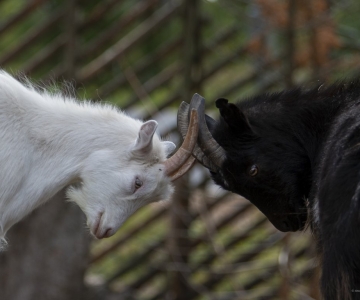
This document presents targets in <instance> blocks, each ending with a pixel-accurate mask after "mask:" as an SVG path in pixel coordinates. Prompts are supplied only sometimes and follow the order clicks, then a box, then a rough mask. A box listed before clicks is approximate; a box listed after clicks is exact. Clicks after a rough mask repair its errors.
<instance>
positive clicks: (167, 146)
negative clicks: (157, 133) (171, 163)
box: [161, 141, 176, 157]
mask: <svg viewBox="0 0 360 300" xmlns="http://www.w3.org/2000/svg"><path fill="white" fill-rule="evenodd" d="M161 144H162V145H163V147H164V149H165V155H166V157H167V156H169V155H170V154H171V153H173V152H174V150H175V148H176V145H175V144H174V143H173V142H170V141H164V142H161Z"/></svg>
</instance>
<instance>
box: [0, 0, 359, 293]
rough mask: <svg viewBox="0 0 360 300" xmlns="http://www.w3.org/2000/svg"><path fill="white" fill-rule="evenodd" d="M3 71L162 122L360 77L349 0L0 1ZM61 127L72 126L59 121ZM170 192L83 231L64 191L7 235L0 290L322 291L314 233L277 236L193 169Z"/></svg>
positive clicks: (353, 6)
mask: <svg viewBox="0 0 360 300" xmlns="http://www.w3.org/2000/svg"><path fill="white" fill-rule="evenodd" d="M0 12H1V19H0V67H1V68H3V69H5V70H6V71H8V72H10V73H12V74H15V75H16V74H25V75H27V76H29V78H31V80H33V81H34V82H36V83H37V84H39V85H41V86H46V87H48V88H50V89H52V88H54V89H60V90H62V91H63V92H65V93H75V94H76V95H77V97H78V98H79V99H92V100H93V101H96V102H111V103H113V104H115V105H117V106H118V107H120V108H122V109H124V110H126V111H127V112H128V113H129V114H130V115H132V116H134V117H138V118H141V119H144V120H147V119H150V118H152V119H156V120H158V121H159V122H160V128H159V134H161V135H162V136H163V137H165V138H166V139H170V140H172V141H174V142H176V143H177V144H179V143H180V142H181V141H180V137H179V135H178V133H177V130H176V110H177V107H178V106H179V104H180V102H181V101H187V102H189V101H190V99H191V96H192V94H193V93H194V92H197V93H200V94H202V95H203V96H204V97H205V98H206V100H207V109H208V113H209V114H210V115H212V116H214V117H217V116H218V113H217V111H215V110H214V101H215V100H216V99H217V98H218V97H225V98H228V99H230V100H231V101H236V100H241V99H244V98H246V97H250V96H252V95H254V94H258V93H263V92H269V91H276V90H280V89H284V88H291V87H292V86H294V85H306V86H313V85H318V84H321V83H328V82H333V81H335V80H338V79H344V78H351V77H354V76H355V77H356V76H359V73H360V72H359V71H360V69H359V66H360V53H359V50H360V18H359V16H360V1H357V0H342V1H330V0H218V1H216V0H211V1H210V0H167V1H165V0H102V1H99V0H86V1H85V0H0ZM64 126H66V124H64ZM175 185H176V193H175V195H174V196H173V199H172V201H168V202H161V203H156V204H152V205H149V206H147V207H145V208H143V209H141V210H140V211H138V212H137V213H136V214H135V215H134V216H133V217H132V218H130V220H128V221H127V222H126V224H125V225H124V226H123V227H122V228H121V229H120V230H119V232H118V233H117V234H116V235H115V236H113V237H111V238H109V239H105V240H102V241H96V240H94V239H93V238H91V237H90V234H89V232H88V229H86V228H85V218H84V215H83V214H82V212H81V211H80V210H79V209H78V208H77V207H76V206H75V205H74V204H70V203H66V201H64V199H65V197H64V193H63V191H62V192H61V193H59V194H58V195H56V196H55V197H54V198H53V199H52V200H51V201H50V202H49V203H48V204H47V205H45V206H43V207H41V208H40V209H38V210H36V211H35V212H34V213H33V214H31V215H30V216H29V217H28V218H26V220H24V221H23V222H21V223H19V224H17V225H16V226H15V227H13V228H12V229H11V230H10V231H9V233H8V236H7V238H8V242H9V245H8V248H7V251H5V252H3V253H1V254H0V299H1V300H30V299H34V300H35V299H36V300H42V299H44V300H70V299H71V300H73V299H75V300H76V299H78V300H82V299H86V300H87V299H89V300H92V299H104V300H112V299H124V300H132V299H134V300H142V299H144V300H155V299H179V300H180V299H186V300H187V299H189V300H190V299H194V300H195V299H196V300H200V299H214V300H215V299H216V300H220V299H221V300H228V299H229V300H230V299H284V300H285V299H319V291H318V279H319V272H318V269H317V265H318V261H317V259H316V255H315V246H314V242H313V240H312V237H311V233H310V232H309V230H308V231H307V232H302V233H291V234H286V233H281V232H278V231H277V230H276V229H275V228H274V227H273V226H272V225H271V224H270V223H269V222H268V221H267V220H266V219H265V217H264V216H263V215H262V214H261V213H260V212H259V211H258V210H257V209H256V208H254V207H253V206H252V205H250V204H249V202H248V201H247V200H245V199H243V198H241V197H240V196H238V195H234V194H230V193H227V192H225V191H223V190H221V189H220V188H219V187H216V186H215V185H213V184H212V183H211V181H210V180H209V176H208V172H207V170H205V169H204V168H202V167H200V166H199V165H195V167H194V168H193V169H192V171H191V172H190V173H189V174H188V175H187V176H184V177H183V178H181V179H179V180H178V181H177V182H176V183H175Z"/></svg>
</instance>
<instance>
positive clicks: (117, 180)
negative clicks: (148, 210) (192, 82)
mask: <svg viewBox="0 0 360 300" xmlns="http://www.w3.org/2000/svg"><path fill="white" fill-rule="evenodd" d="M156 127H157V123H156V121H147V122H145V123H143V124H142V125H140V129H139V130H138V134H137V137H134V139H133V142H132V143H131V145H129V147H121V149H117V151H116V153H115V151H114V150H112V149H103V150H98V151H95V152H93V153H92V154H91V155H90V156H89V157H88V158H87V159H86V161H85V162H84V166H83V167H82V172H81V174H80V179H81V182H80V183H79V184H77V185H74V186H72V187H70V188H69V189H68V191H67V196H68V198H69V199H70V200H71V201H74V202H76V203H77V204H78V205H79V206H80V208H81V209H82V210H83V211H84V213H85V214H86V217H87V224H88V226H89V228H90V231H91V232H92V234H93V235H94V236H96V237H97V238H104V237H109V236H112V235H113V234H114V233H115V232H116V231H117V229H118V228H119V227H120V226H121V225H122V224H123V223H124V222H125V221H126V219H127V218H128V217H129V216H130V215H132V214H133V213H134V212H135V211H136V210H137V209H139V208H140V207H142V206H144V205H146V204H148V203H151V202H155V201H159V200H162V199H167V198H169V197H170V196H171V194H172V192H173V187H172V185H171V181H173V180H175V179H177V178H178V177H180V176H181V175H183V174H184V173H185V172H186V171H187V170H188V169H189V168H190V167H191V166H192V164H193V162H194V158H193V157H192V156H191V152H192V150H193V148H194V146H195V144H196V140H197V134H198V120H197V112H196V111H195V110H194V111H193V112H192V115H191V119H190V126H189V131H188V135H187V137H186V138H185V140H184V142H183V144H182V146H181V147H180V148H179V149H178V151H177V152H176V153H175V154H174V155H173V156H172V157H170V158H169V159H166V157H167V156H168V155H169V154H170V153H172V152H173V151H174V149H175V144H173V143H172V142H167V141H161V140H160V139H159V138H158V137H157V135H154V133H155V130H156Z"/></svg>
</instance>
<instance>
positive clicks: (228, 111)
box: [178, 95, 308, 231]
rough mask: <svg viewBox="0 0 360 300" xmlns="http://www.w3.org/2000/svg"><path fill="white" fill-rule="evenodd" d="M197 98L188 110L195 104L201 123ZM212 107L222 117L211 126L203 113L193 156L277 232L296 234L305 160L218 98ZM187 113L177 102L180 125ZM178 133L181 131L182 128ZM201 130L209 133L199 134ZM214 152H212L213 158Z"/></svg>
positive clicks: (301, 220) (302, 213)
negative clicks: (259, 212)
mask: <svg viewBox="0 0 360 300" xmlns="http://www.w3.org/2000/svg"><path fill="white" fill-rule="evenodd" d="M196 97H197V98H195V97H194V98H193V100H192V103H191V104H190V107H191V106H197V108H198V113H199V122H200V123H201V117H200V115H201V114H203V110H204V99H203V98H201V97H200V96H198V95H197V96H196ZM194 102H197V104H194ZM216 106H217V108H218V109H219V111H220V115H221V118H220V120H219V121H218V122H216V121H215V120H213V119H211V118H210V117H208V116H205V115H204V116H205V117H203V120H204V121H203V122H204V124H202V126H201V124H200V130H199V138H198V147H197V148H196V149H195V150H194V152H193V155H194V156H195V157H196V158H197V159H198V161H199V162H200V163H201V164H203V165H204V166H205V167H207V168H208V169H209V170H210V172H211V176H212V178H213V180H214V181H215V183H216V184H218V185H220V186H221V187H223V188H224V189H226V190H229V191H231V192H234V193H236V194H239V195H241V196H244V197H245V198H247V199H248V200H250V201H251V202H252V203H253V204H254V205H256V206H257V207H258V208H259V209H260V210H261V212H263V213H264V214H265V215H266V216H267V218H268V219H269V220H270V221H271V223H272V224H273V225H274V226H275V227H276V228H277V229H279V230H281V231H297V230H301V229H302V228H303V227H304V224H305V222H306V219H307V210H306V206H305V198H304V197H305V194H306V193H305V192H304V189H306V188H305V187H304V185H306V183H307V182H308V180H307V179H305V177H306V176H307V175H306V174H304V172H303V169H304V166H303V164H304V159H302V158H301V157H299V155H298V153H297V152H296V151H295V152H294V151H293V148H294V145H293V144H292V143H289V141H288V140H287V139H286V137H283V136H281V134H274V132H273V131H269V132H268V134H266V131H267V128H266V126H265V127H263V128H261V126H259V124H258V123H261V122H255V123H256V124H254V125H255V126H253V124H251V122H250V121H249V120H248V118H247V116H246V115H245V114H244V113H243V112H242V111H241V110H240V109H239V107H238V106H237V105H235V104H232V103H228V101H227V100H226V99H218V100H217V101H216ZM187 109H189V107H188V105H186V104H182V109H180V110H179V117H178V121H179V125H181V124H182V125H183V127H186V124H183V123H182V121H183V120H184V119H185V118H184V117H183V118H182V117H181V115H182V116H184V115H186V113H187ZM205 121H206V124H205ZM274 122H276V120H274ZM185 123H186V121H185ZM179 129H180V131H181V132H185V130H184V129H181V126H179ZM204 130H205V131H208V132H207V133H205V134H204ZM209 133H210V135H211V136H210V137H209ZM204 135H206V137H205V138H204ZM213 151H216V152H217V153H216V154H215V155H213V153H212V152H213ZM214 157H215V158H214ZM304 182H306V183H304Z"/></svg>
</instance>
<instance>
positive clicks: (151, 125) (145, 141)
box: [132, 120, 158, 155]
mask: <svg viewBox="0 0 360 300" xmlns="http://www.w3.org/2000/svg"><path fill="white" fill-rule="evenodd" d="M157 125H158V123H157V122H156V121H154V120H150V121H147V122H145V123H144V124H142V125H141V127H140V131H139V135H138V138H137V139H136V141H135V145H134V147H133V148H132V151H133V152H134V153H137V154H141V155H145V154H148V153H149V152H151V150H152V139H153V136H154V133H155V131H156V128H157Z"/></svg>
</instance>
